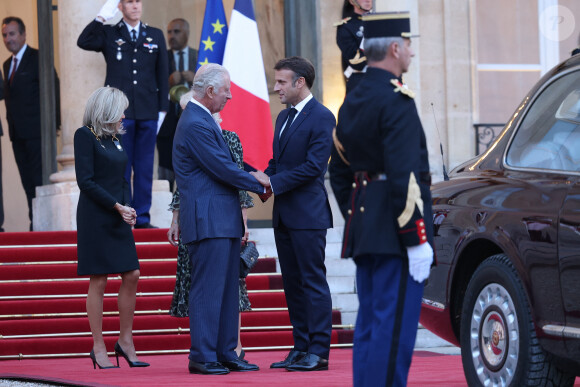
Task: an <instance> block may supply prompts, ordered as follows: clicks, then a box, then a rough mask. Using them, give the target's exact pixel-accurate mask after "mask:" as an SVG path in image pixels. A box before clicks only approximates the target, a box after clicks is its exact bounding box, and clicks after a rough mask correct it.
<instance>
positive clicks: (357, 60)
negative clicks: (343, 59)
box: [348, 50, 367, 65]
mask: <svg viewBox="0 0 580 387" xmlns="http://www.w3.org/2000/svg"><path fill="white" fill-rule="evenodd" d="M366 60H367V57H366V56H363V57H361V56H360V50H356V55H355V56H354V58H352V59H349V60H348V61H349V63H350V64H353V65H357V64H359V63H362V62H364V61H366Z"/></svg>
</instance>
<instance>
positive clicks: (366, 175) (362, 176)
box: [354, 171, 431, 185]
mask: <svg viewBox="0 0 580 387" xmlns="http://www.w3.org/2000/svg"><path fill="white" fill-rule="evenodd" d="M354 174H355V176H356V177H357V179H358V180H360V181H363V180H366V181H368V182H371V181H380V180H387V174H386V173H384V172H368V171H357V172H355V173H354ZM419 182H420V183H421V184H425V185H431V174H430V173H429V172H424V173H421V174H420V175H419Z"/></svg>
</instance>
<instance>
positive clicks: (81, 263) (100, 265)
mask: <svg viewBox="0 0 580 387" xmlns="http://www.w3.org/2000/svg"><path fill="white" fill-rule="evenodd" d="M128 104H129V102H128V100H127V97H126V96H125V94H123V92H122V91H120V90H118V89H115V88H113V87H101V88H99V89H97V90H96V91H95V92H94V93H93V94H92V95H91V96H90V97H89V100H88V101H87V106H86V108H85V115H84V118H83V125H84V126H83V127H81V128H79V129H77V131H76V133H75V136H74V152H75V171H76V176H77V183H78V185H79V188H80V196H79V204H78V208H77V230H78V232H77V246H78V268H77V273H78V275H88V276H90V283H89V291H88V295H87V315H88V318H89V324H90V326H91V333H92V336H93V348H92V350H91V353H90V357H91V359H92V361H93V367H94V368H96V366H98V367H99V368H117V367H118V366H119V355H121V356H122V357H124V358H125V360H127V363H128V364H129V366H131V367H147V366H148V365H149V364H147V363H144V362H140V361H139V360H138V359H137V355H136V352H135V346H134V345H133V331H132V330H133V314H134V312H135V298H136V295H135V294H136V291H137V281H138V280H139V261H138V260H137V250H136V249H135V240H134V238H133V233H132V231H131V226H132V225H134V224H135V219H136V214H135V210H134V209H132V208H131V207H129V206H128V205H126V204H124V203H129V202H130V198H131V196H130V193H129V185H128V184H127V181H126V180H125V178H124V173H125V165H126V164H127V155H126V154H125V151H124V149H123V146H122V144H121V141H120V139H119V137H117V136H120V135H121V134H123V133H124V131H123V128H122V125H121V121H122V119H123V118H124V117H125V116H124V114H123V112H124V111H125V109H127V106H128ZM113 273H121V278H122V283H121V287H120V289H119V296H118V305H119V319H120V334H119V339H118V341H117V343H116V344H115V354H116V356H117V366H113V364H112V363H111V361H110V360H109V358H108V356H107V349H106V347H105V341H104V339H103V297H104V293H105V286H106V285H107V275H108V274H113Z"/></svg>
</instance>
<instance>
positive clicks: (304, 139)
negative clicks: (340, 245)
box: [265, 98, 336, 359]
mask: <svg viewBox="0 0 580 387" xmlns="http://www.w3.org/2000/svg"><path fill="white" fill-rule="evenodd" d="M289 110H290V109H285V110H283V111H282V112H281V113H280V114H279V115H278V118H277V120H276V130H275V133H274V144H273V158H272V159H271V160H270V162H269V164H268V168H267V169H266V171H265V172H266V174H267V175H268V176H270V183H271V185H272V189H273V191H274V195H275V199H274V209H273V216H272V223H273V226H274V236H275V239H276V248H277V250H278V259H279V261H280V267H281V269H282V279H283V282H284V292H285V294H286V303H287V304H288V311H289V313H290V321H291V322H292V326H293V331H292V333H293V336H294V349H296V350H298V351H302V352H309V353H312V354H315V355H318V356H320V357H322V358H324V359H328V354H329V350H330V335H331V331H332V301H331V298H330V290H329V288H328V283H327V282H326V267H325V265H324V258H325V254H324V249H325V247H326V230H327V229H328V228H331V227H332V212H331V210H330V205H329V203H328V194H327V192H326V188H325V187H324V174H325V173H326V168H327V165H328V158H329V156H330V150H331V146H332V130H333V128H334V127H335V125H336V120H335V118H334V116H333V115H332V113H331V112H330V111H329V110H328V109H327V108H326V107H324V106H323V105H322V104H320V103H319V102H318V101H316V100H315V99H314V98H312V99H311V100H310V101H309V102H308V103H307V104H306V105H305V106H304V108H303V109H302V110H301V111H300V112H299V113H298V114H297V116H296V118H295V119H294V121H293V122H292V126H291V127H290V128H286V129H284V132H283V133H282V137H281V138H280V130H281V128H282V125H283V124H284V123H285V121H286V119H287V117H288V114H289Z"/></svg>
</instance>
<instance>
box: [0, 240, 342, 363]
mask: <svg viewBox="0 0 580 387" xmlns="http://www.w3.org/2000/svg"><path fill="white" fill-rule="evenodd" d="M134 235H135V241H136V242H137V254H138V256H139V261H140V265H141V278H140V279H139V285H138V288H137V304H136V311H135V323H134V334H135V344H136V347H137V349H138V351H139V352H140V353H144V354H148V355H155V354H166V353H185V352H186V351H187V350H188V349H189V345H190V343H189V323H188V320H187V319H186V318H181V319H178V318H174V317H171V316H169V315H168V309H169V307H170V305H171V298H172V293H173V288H174V285H175V269H176V265H177V263H176V262H177V259H176V256H177V248H176V247H173V246H171V245H170V244H169V243H168V242H167V229H153V230H135V231H134ZM259 242H260V241H257V244H258V249H259V248H260V247H259V246H260V245H259ZM76 260H77V249H76V233H75V232H73V231H60V232H25V233H0V362H1V361H2V360H12V359H30V358H38V357H48V358H51V357H55V356H58V357H76V356H81V357H83V356H85V355H86V354H87V353H88V351H89V350H90V348H91V347H92V339H91V336H90V329H89V325H88V320H87V318H86V307H85V300H86V293H87V289H88V284H89V282H88V277H86V276H85V277H78V276H77V274H76ZM120 283H121V280H120V277H119V276H117V275H111V276H109V280H108V284H107V287H106V289H105V299H104V305H103V309H104V312H105V317H104V321H103V331H104V334H105V342H106V343H107V344H108V345H111V346H112V345H114V342H115V341H116V338H117V335H118V329H119V321H118V311H117V292H118V290H119V286H120ZM246 283H247V286H248V291H249V297H250V301H251V303H252V307H253V310H252V311H250V312H244V313H243V314H242V333H241V336H242V343H243V344H244V348H246V349H255V350H265V349H283V348H286V347H291V346H292V345H293V340H292V334H291V326H290V319H289V317H288V311H287V308H286V299H285V297H284V292H283V290H282V277H281V275H280V274H279V273H276V259H275V258H265V257H264V258H260V259H259V261H258V263H257V264H256V266H255V267H254V269H253V271H252V273H251V274H250V275H249V276H248V278H247V280H246ZM332 317H333V319H332V320H333V325H334V328H335V329H333V332H332V344H337V345H339V346H344V345H349V344H350V343H352V333H353V331H352V329H349V328H350V327H345V326H343V325H341V314H340V311H338V310H334V311H333V316H332Z"/></svg>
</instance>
